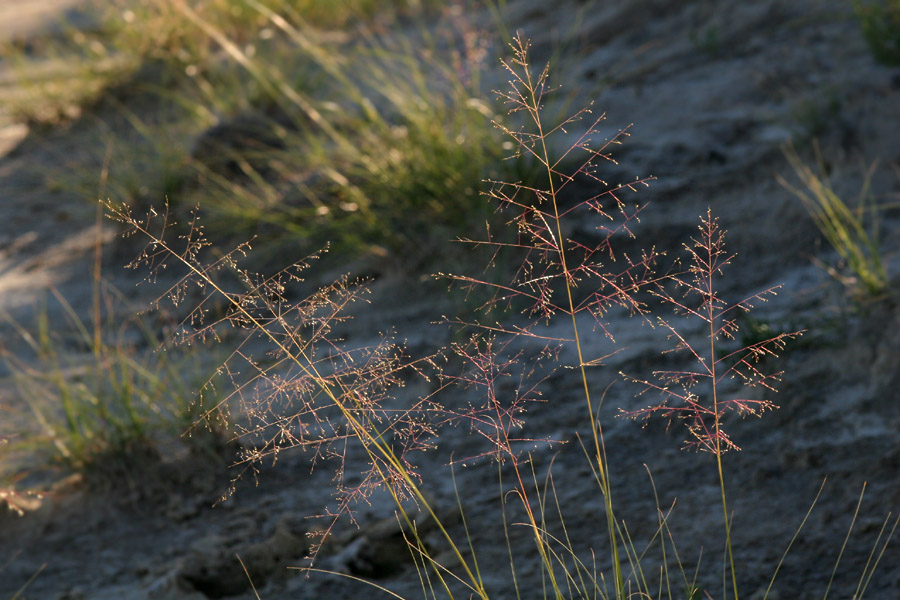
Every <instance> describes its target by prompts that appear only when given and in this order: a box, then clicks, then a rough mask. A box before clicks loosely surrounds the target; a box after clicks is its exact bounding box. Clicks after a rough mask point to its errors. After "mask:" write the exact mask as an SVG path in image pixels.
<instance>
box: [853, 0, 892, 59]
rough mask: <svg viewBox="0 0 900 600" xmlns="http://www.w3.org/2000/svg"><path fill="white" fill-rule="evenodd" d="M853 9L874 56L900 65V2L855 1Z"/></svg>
mask: <svg viewBox="0 0 900 600" xmlns="http://www.w3.org/2000/svg"><path fill="white" fill-rule="evenodd" d="M853 7H854V10H855V12H856V18H857V19H859V24H860V26H861V27H862V31H863V35H864V36H865V38H866V42H868V44H869V48H870V49H871V50H872V55H873V56H874V57H875V58H876V59H877V60H878V61H879V62H881V63H884V64H886V65H892V66H896V65H900V0H854V1H853Z"/></svg>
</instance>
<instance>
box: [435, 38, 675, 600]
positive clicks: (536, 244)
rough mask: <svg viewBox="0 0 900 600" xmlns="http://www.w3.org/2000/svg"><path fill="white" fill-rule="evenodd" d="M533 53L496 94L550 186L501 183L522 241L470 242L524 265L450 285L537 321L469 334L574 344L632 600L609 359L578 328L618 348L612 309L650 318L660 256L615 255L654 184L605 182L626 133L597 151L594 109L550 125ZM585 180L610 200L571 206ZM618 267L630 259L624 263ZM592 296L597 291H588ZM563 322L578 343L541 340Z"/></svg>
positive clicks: (510, 67) (521, 52)
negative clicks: (613, 466) (608, 449)
mask: <svg viewBox="0 0 900 600" xmlns="http://www.w3.org/2000/svg"><path fill="white" fill-rule="evenodd" d="M528 46H529V44H528V42H527V41H526V40H525V39H523V38H522V37H517V38H516V39H515V40H514V42H513V44H512V50H513V53H514V57H513V58H512V59H511V60H509V61H503V62H502V64H503V67H504V68H505V69H506V71H507V73H508V74H509V76H510V82H509V83H510V88H509V89H508V90H507V91H505V92H497V95H498V97H499V98H500V99H501V100H503V101H504V102H505V103H506V104H507V105H508V106H509V107H510V115H511V117H515V116H516V113H519V114H521V115H522V121H523V124H522V125H521V126H520V127H519V128H517V129H513V128H511V127H508V126H505V125H502V124H496V125H497V127H499V128H500V130H501V131H502V132H503V133H504V134H505V135H507V136H508V137H510V138H511V139H512V141H513V143H514V145H515V147H516V152H517V154H516V158H519V159H524V160H530V161H536V162H537V163H538V164H540V165H541V169H542V171H543V175H542V176H541V179H542V181H541V183H540V184H535V185H532V184H530V183H523V182H517V183H509V182H493V188H492V189H491V191H490V192H489V198H490V199H491V200H492V201H493V202H494V203H495V204H496V206H497V210H498V211H500V213H501V214H504V215H511V217H510V220H509V223H510V224H511V225H514V226H515V228H516V231H517V234H516V239H515V240H514V241H507V240H506V239H504V238H503V237H502V234H501V235H500V236H496V237H494V236H489V237H488V239H487V240H481V241H475V240H471V239H466V240H463V241H465V242H469V243H472V244H474V245H479V246H486V247H489V248H491V249H492V250H493V252H494V253H495V257H496V256H497V255H498V254H500V253H501V252H502V253H504V254H505V255H509V254H513V255H515V254H519V255H520V256H521V263H520V264H521V266H520V267H519V268H518V270H517V271H516V273H515V274H514V276H513V277H512V280H511V281H510V282H509V283H498V282H496V281H488V280H487V279H478V278H474V277H468V276H460V275H449V276H448V277H449V278H451V279H452V280H454V281H456V282H459V283H461V284H462V285H464V286H466V287H482V288H487V289H489V290H491V291H492V295H491V297H490V299H489V300H487V301H486V302H485V303H484V304H483V306H482V308H484V309H485V310H487V309H492V308H501V309H509V308H510V307H513V306H516V307H517V308H518V305H521V304H524V305H525V308H524V309H521V312H522V314H523V315H525V316H526V317H528V318H530V319H532V320H531V322H530V323H528V324H526V325H519V326H501V325H498V324H487V323H471V324H470V325H474V326H475V327H476V328H480V329H482V330H486V331H489V332H490V333H491V334H492V335H508V336H510V337H512V338H518V337H528V338H531V339H535V340H540V341H547V342H550V343H553V342H558V343H574V347H575V352H576V355H577V361H578V364H577V365H572V366H573V367H575V368H577V369H578V371H579V373H580V376H581V382H582V386H583V392H584V399H585V402H586V404H587V409H588V415H589V418H590V422H591V424H592V432H593V452H594V458H593V460H594V461H595V462H596V472H597V473H598V481H599V484H600V488H601V492H602V496H603V503H604V513H605V517H606V524H607V531H608V536H609V544H610V554H611V564H612V570H613V583H614V587H615V597H616V598H619V599H624V598H626V597H627V595H628V592H627V590H626V586H625V576H624V569H623V564H622V563H623V559H622V558H621V557H620V546H622V545H624V544H625V540H624V539H622V538H621V534H620V531H619V527H618V525H617V522H616V517H615V511H614V506H613V499H612V488H611V484H610V480H609V470H608V465H607V463H606V458H605V452H604V450H603V439H602V436H603V432H602V429H601V427H600V424H599V422H598V420H597V418H596V416H595V411H594V403H593V401H592V399H591V393H590V384H589V382H588V375H587V367H589V366H593V365H597V364H601V362H602V359H593V360H587V359H586V357H585V356H584V349H583V346H582V339H581V335H582V334H581V331H580V325H579V322H578V320H579V316H580V315H586V316H590V317H591V318H592V320H593V322H594V324H595V326H596V327H597V329H599V330H601V331H603V332H604V333H605V334H606V335H607V336H608V337H609V338H610V339H612V334H611V332H610V331H609V328H608V326H607V323H606V322H605V321H604V317H605V315H606V313H607V311H608V310H609V309H610V308H612V307H616V306H617V307H622V308H624V309H625V310H626V311H628V312H630V313H632V314H636V315H645V314H646V307H645V306H644V305H643V304H642V303H641V302H640V301H639V300H638V298H637V294H638V292H639V290H641V289H642V288H644V287H646V286H648V285H650V283H651V282H653V281H655V279H654V278H655V275H654V271H653V268H654V264H655V261H656V259H657V258H658V254H657V253H656V252H655V251H652V250H651V251H650V252H645V253H643V254H642V255H641V256H640V258H639V259H636V260H632V259H631V258H630V257H628V256H626V255H624V254H622V255H617V254H616V253H614V252H613V245H614V244H613V242H614V240H615V239H616V238H619V237H621V238H629V237H631V235H632V234H631V231H630V226H631V225H633V224H634V223H635V222H636V221H637V217H638V214H639V212H640V210H641V209H642V207H641V206H639V205H629V204H628V203H626V202H625V201H623V200H622V199H621V198H620V197H619V195H620V194H621V193H623V192H624V191H626V190H627V191H636V190H637V187H638V186H639V185H647V183H648V181H649V178H648V179H638V180H635V181H634V182H632V183H627V184H624V185H620V186H617V187H610V186H608V185H607V184H606V183H605V182H604V181H602V180H601V179H600V178H599V177H598V175H597V167H598V163H600V162H601V161H609V162H611V163H615V161H614V160H613V159H612V158H611V157H610V155H609V154H608V150H609V148H610V147H611V146H612V145H614V144H618V143H620V140H621V138H623V137H625V136H627V133H626V132H625V131H619V132H618V133H617V134H616V135H615V136H614V137H613V138H612V139H608V140H605V141H604V142H603V143H602V144H600V145H599V147H595V140H596V139H597V138H598V137H599V135H600V132H599V129H598V125H599V124H600V122H601V121H602V120H603V118H604V117H603V115H601V116H600V117H594V116H592V115H591V111H590V110H589V109H583V110H581V111H578V112H577V113H575V114H574V115H572V116H571V117H569V118H566V119H564V120H562V121H561V122H560V123H558V124H556V125H555V126H548V125H547V123H546V120H545V118H544V111H545V106H544V101H545V96H546V95H547V94H548V93H550V92H551V91H553V90H552V89H551V88H550V87H549V85H548V68H546V67H545V68H544V69H543V70H542V71H540V72H539V73H538V74H537V75H535V74H534V73H533V71H532V69H531V65H530V63H529V58H528ZM583 121H584V122H586V123H587V125H586V126H585V125H584V124H582V122H583ZM569 127H583V128H584V129H583V133H582V134H581V135H580V136H578V137H577V138H576V139H575V141H574V142H573V143H571V144H569V145H568V146H567V149H566V150H565V151H563V152H562V153H560V155H559V156H554V155H553V154H554V150H553V142H554V141H555V139H556V138H557V137H561V136H566V135H568V132H567V128H569ZM579 180H580V181H583V182H586V183H588V184H589V185H591V186H592V187H598V186H599V187H601V189H602V190H603V191H602V192H601V193H599V194H597V195H595V196H592V197H589V198H587V199H581V200H577V201H570V200H569V198H565V199H564V197H563V192H564V191H566V188H567V187H568V186H570V185H571V184H573V183H574V182H576V181H579ZM573 187H574V186H573ZM576 218H582V219H585V218H589V219H593V220H595V221H596V222H598V223H600V224H601V225H600V226H599V227H597V231H598V232H599V234H600V235H599V237H600V241H599V242H595V241H590V242H585V241H583V240H577V239H574V238H573V237H572V235H571V234H567V233H566V229H567V228H566V226H565V225H564V221H567V220H574V219H576ZM604 223H608V224H604ZM617 258H619V259H624V260H621V261H620V262H619V263H618V264H616V259H617ZM585 289H587V290H590V291H589V292H585V291H583V290H585ZM557 314H560V315H568V317H569V318H570V319H571V326H572V337H571V338H569V339H562V340H551V339H549V338H546V337H543V336H542V335H540V333H539V332H538V331H537V327H538V326H539V325H540V324H541V323H546V322H548V321H549V320H550V319H551V318H552V317H553V316H555V315H557ZM499 445H500V446H501V447H504V448H506V449H508V451H509V452H510V456H511V457H512V459H513V460H512V461H511V462H512V465H513V469H514V470H515V475H516V477H517V482H516V483H517V486H518V487H517V490H516V494H517V496H518V497H519V499H520V501H521V502H522V505H523V508H524V510H525V512H526V514H527V519H528V526H529V527H530V528H531V530H532V532H533V535H534V539H535V543H536V546H537V549H538V552H539V554H540V558H541V560H542V561H543V563H544V567H545V569H546V572H547V575H548V577H549V579H550V584H551V586H552V587H553V590H554V592H555V593H556V594H557V596H558V597H561V595H562V591H561V590H560V587H559V585H558V583H557V581H556V579H555V575H554V564H553V563H554V562H556V561H560V557H559V554H558V553H556V551H555V550H554V549H553V548H551V547H550V543H551V541H552V536H549V534H548V533H547V532H546V530H545V528H544V527H542V525H541V524H540V522H541V519H540V518H539V517H538V516H537V515H536V514H535V512H534V510H533V509H532V501H531V500H530V499H529V493H528V491H527V490H528V489H529V488H528V487H527V486H526V485H525V481H527V480H528V477H523V476H522V474H521V473H520V472H519V469H518V465H519V463H518V461H517V460H516V457H515V455H514V454H513V453H512V452H511V451H512V448H511V447H510V445H509V441H508V440H506V441H504V442H502V443H501V444H499ZM537 506H538V507H539V508H540V507H541V504H540V503H539V502H538V504H537Z"/></svg>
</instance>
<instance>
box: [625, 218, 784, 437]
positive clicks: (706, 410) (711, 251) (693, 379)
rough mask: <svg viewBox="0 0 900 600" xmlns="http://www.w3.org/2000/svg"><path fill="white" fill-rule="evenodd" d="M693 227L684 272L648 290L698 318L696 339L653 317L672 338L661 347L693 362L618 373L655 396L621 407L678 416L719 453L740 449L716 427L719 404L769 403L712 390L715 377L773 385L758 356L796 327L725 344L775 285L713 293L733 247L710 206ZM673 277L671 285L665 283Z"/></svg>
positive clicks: (773, 349) (751, 410)
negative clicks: (641, 375) (733, 297)
mask: <svg viewBox="0 0 900 600" xmlns="http://www.w3.org/2000/svg"><path fill="white" fill-rule="evenodd" d="M699 230H700V235H699V236H698V237H697V238H692V240H691V243H690V244H685V245H684V249H685V252H686V254H687V259H688V266H687V269H686V271H685V273H684V274H683V275H670V277H669V278H668V281H660V282H659V283H658V285H656V286H655V288H654V290H653V295H654V296H656V297H657V298H658V299H660V300H661V301H662V302H663V303H665V304H669V305H671V306H672V307H674V308H675V311H676V313H678V314H679V315H682V316H687V317H690V318H694V319H698V320H699V321H702V322H703V323H704V324H705V325H704V331H705V332H706V333H705V340H704V341H703V342H702V343H701V342H699V341H695V340H693V339H689V338H688V337H687V336H685V335H683V334H682V333H681V332H680V331H679V330H678V329H677V328H676V326H675V325H673V323H672V322H670V321H668V320H666V319H664V318H662V317H660V318H659V319H658V321H657V322H658V324H659V325H660V326H661V327H662V328H663V329H665V330H667V331H668V332H669V339H670V340H671V341H673V342H674V344H673V346H672V348H671V349H670V350H668V352H671V353H675V354H681V355H684V356H686V357H687V359H688V360H689V361H690V362H691V363H693V364H694V367H693V368H688V369H685V370H671V371H655V372H654V376H655V377H656V381H655V382H653V381H648V380H643V379H636V378H634V377H630V376H628V375H624V374H623V375H624V376H625V377H626V378H627V379H630V380H631V381H635V382H637V383H639V384H641V385H643V386H644V391H643V392H642V394H647V393H652V392H656V393H657V394H658V395H659V397H660V400H659V401H658V402H656V403H654V404H651V405H650V406H648V407H646V408H642V409H639V410H635V411H624V412H625V414H626V415H628V416H630V417H634V418H649V417H651V416H653V415H659V416H662V417H664V418H669V419H672V418H678V419H683V420H685V421H686V425H687V427H688V430H689V431H690V434H691V439H690V440H689V441H688V442H687V445H688V446H693V447H697V448H699V449H701V450H707V451H710V452H713V453H716V454H719V453H721V452H723V451H725V450H738V449H739V448H738V446H737V445H736V444H735V443H734V442H733V441H732V440H731V438H729V437H728V435H727V434H726V433H725V432H724V431H723V430H722V428H721V421H722V417H723V416H724V414H725V413H726V412H728V411H729V410H731V411H735V412H737V413H739V414H742V415H754V416H760V415H761V414H762V413H763V412H765V411H766V410H770V409H773V408H775V405H774V404H772V402H770V401H768V400H754V399H749V398H741V397H737V398H730V399H722V398H719V396H718V388H719V386H720V384H721V383H722V382H723V381H724V380H725V379H726V378H739V379H740V380H741V381H742V382H743V383H744V385H745V386H746V387H755V386H761V387H763V388H766V389H767V390H769V391H776V390H775V386H776V384H777V383H778V381H779V378H780V376H781V372H773V371H770V370H769V366H770V365H769V364H768V362H767V361H765V359H766V358H769V357H775V356H777V355H778V353H779V352H780V351H781V350H783V349H784V347H785V344H786V343H787V341H788V340H790V339H793V338H796V337H798V336H799V335H800V333H801V332H793V333H781V334H779V335H776V336H774V337H771V338H769V339H766V340H763V341H759V342H755V343H751V344H748V345H745V346H742V347H739V348H737V349H734V350H732V349H727V350H726V349H725V348H729V347H730V346H732V345H733V344H732V342H733V341H734V340H735V333H736V332H737V331H738V328H739V319H740V318H741V317H742V316H743V315H745V314H746V313H748V312H750V310H751V309H752V308H753V305H754V304H755V303H757V302H765V301H766V299H767V297H768V296H770V295H774V294H775V293H776V292H777V290H778V288H779V287H780V286H776V287H772V288H769V289H767V290H764V291H762V292H759V293H757V294H753V295H751V296H749V297H747V298H744V299H742V300H739V301H737V302H734V303H728V302H726V301H725V300H724V299H722V297H721V296H720V295H719V292H718V288H717V279H718V278H719V277H720V276H722V274H723V269H724V268H725V267H727V266H728V264H729V263H730V262H731V260H732V259H733V258H734V255H733V254H729V253H728V252H727V251H726V249H725V232H724V231H723V230H722V229H721V228H719V225H718V222H717V220H716V219H714V218H712V216H711V213H710V212H709V211H707V214H706V216H705V217H704V218H702V219H701V224H700V226H699ZM673 283H674V287H675V290H676V291H675V292H671V291H670V288H671V287H672V285H671V284H673ZM667 286H668V287H667ZM678 292H681V293H680V294H679V293H678Z"/></svg>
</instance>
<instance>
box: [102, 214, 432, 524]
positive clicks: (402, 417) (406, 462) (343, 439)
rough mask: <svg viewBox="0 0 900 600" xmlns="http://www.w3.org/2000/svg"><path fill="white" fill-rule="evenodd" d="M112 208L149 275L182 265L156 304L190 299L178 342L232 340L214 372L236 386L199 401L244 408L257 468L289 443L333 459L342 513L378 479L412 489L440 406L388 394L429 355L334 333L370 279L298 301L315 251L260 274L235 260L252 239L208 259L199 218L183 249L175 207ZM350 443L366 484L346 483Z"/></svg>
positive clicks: (245, 451)
mask: <svg viewBox="0 0 900 600" xmlns="http://www.w3.org/2000/svg"><path fill="white" fill-rule="evenodd" d="M106 207H107V209H108V210H109V211H110V214H111V215H112V217H113V218H115V219H117V220H119V221H121V222H122V223H123V224H125V225H126V226H127V227H128V228H129V232H130V233H131V234H135V233H137V234H140V235H142V236H145V237H146V238H147V239H148V240H149V242H148V245H147V247H146V248H145V249H144V251H143V252H142V253H141V254H140V255H139V257H138V259H136V261H135V262H134V263H133V266H145V267H149V268H150V270H151V271H150V273H151V275H150V277H151V278H153V279H157V278H158V275H159V272H160V270H161V269H165V268H167V267H169V266H172V267H173V268H172V269H170V270H169V271H170V272H171V274H172V275H173V276H174V273H175V272H176V269H175V267H180V269H178V270H177V272H185V274H184V275H183V276H181V277H177V276H174V277H175V283H174V284H172V285H171V286H170V287H169V288H168V291H167V292H166V294H165V296H164V297H163V298H160V299H159V300H157V304H159V303H160V302H161V301H162V300H163V299H164V298H168V299H169V300H171V301H172V302H173V303H175V304H176V306H177V305H179V304H181V302H183V301H184V300H186V299H188V300H190V302H191V308H190V309H189V310H188V311H187V314H186V316H184V318H183V320H182V321H181V323H180V327H179V328H178V330H177V332H176V334H175V335H174V340H173V341H175V342H176V343H187V344H191V343H200V342H202V341H204V340H206V339H208V338H209V339H212V340H214V341H223V340H226V339H227V340H228V342H229V345H230V346H231V347H232V348H233V351H232V352H231V353H230V354H229V355H228V356H227V358H226V359H225V360H224V361H223V362H222V364H221V365H220V367H219V369H218V373H219V374H220V375H223V376H224V377H225V378H226V379H227V380H228V381H229V383H230V384H231V386H232V390H233V391H231V392H230V393H228V394H226V395H224V397H223V396H222V395H218V397H217V394H216V393H213V392H218V390H212V389H210V390H209V391H210V393H209V394H207V395H208V396H211V397H215V398H217V400H216V402H215V403H213V404H212V405H211V406H204V407H203V418H207V417H209V416H210V415H211V414H214V413H215V412H216V411H218V410H220V409H225V408H228V407H238V408H239V409H240V410H239V414H240V415H241V417H240V419H239V420H238V422H236V423H234V424H233V427H234V429H235V430H236V432H237V436H238V438H240V447H241V455H240V459H239V464H242V465H245V466H246V467H247V468H251V469H252V468H255V467H256V465H257V464H258V463H259V462H260V461H261V460H263V459H265V458H270V459H272V460H275V459H276V458H277V456H278V454H279V452H281V451H283V450H286V449H291V448H302V449H304V450H306V451H308V452H310V454H311V457H312V461H313V464H314V465H315V464H316V463H317V462H319V461H322V460H327V461H329V464H331V465H332V466H333V467H334V468H335V481H336V484H337V488H338V497H339V504H340V506H341V508H342V509H346V510H349V509H350V507H351V506H352V504H353V502H354V501H355V500H358V499H360V498H363V497H365V496H367V495H368V494H370V493H371V492H372V491H373V490H374V489H375V488H377V487H379V486H382V485H389V486H391V487H392V489H393V490H394V493H397V494H399V495H403V494H404V489H405V488H406V487H407V485H408V484H409V483H410V481H411V480H410V477H414V476H415V474H416V470H415V467H414V465H413V464H412V463H411V462H410V456H409V455H410V453H411V452H412V451H415V450H421V449H425V448H428V447H429V444H430V442H429V440H430V439H431V438H432V436H433V435H434V426H433V424H432V423H431V418H430V415H432V414H435V411H434V409H433V406H432V402H433V399H431V398H426V399H422V400H420V401H418V402H416V403H414V404H413V405H412V406H409V407H405V408H403V409H402V410H398V409H397V407H396V406H394V404H396V403H394V402H392V401H393V397H392V394H393V392H394V391H395V390H396V389H398V388H400V387H403V386H404V385H405V383H406V382H407V381H408V380H409V379H410V378H411V377H414V376H415V375H416V374H417V373H421V374H423V375H424V370H426V369H429V370H430V369H431V366H432V365H434V362H433V358H432V357H426V358H423V359H418V360H412V359H409V358H408V357H407V356H406V355H405V353H404V351H403V349H402V347H400V346H399V345H398V344H396V343H394V342H393V341H391V340H390V339H387V338H386V339H383V340H382V341H381V342H379V343H377V344H375V345H373V346H365V347H356V348H352V349H348V348H346V345H345V344H344V343H343V342H342V340H341V339H340V338H339V337H336V334H335V332H334V327H335V326H336V325H337V324H338V323H340V322H341V321H343V320H345V319H346V318H347V317H346V316H345V314H346V310H347V308H348V307H349V306H350V305H351V304H352V303H354V302H359V301H364V299H365V295H366V294H367V290H366V287H365V285H364V282H362V281H354V280H350V279H349V278H346V277H342V278H339V279H337V280H336V281H334V282H332V283H331V284H329V285H326V286H323V287H321V288H319V289H316V290H315V291H313V292H312V293H311V294H309V295H307V296H305V297H302V298H301V299H299V300H297V299H293V297H294V296H295V295H296V294H297V292H298V289H299V284H300V283H301V282H302V281H303V277H302V276H303V271H304V270H305V269H306V268H307V267H308V265H309V262H310V260H312V259H313V258H316V256H313V257H311V258H310V259H307V260H305V261H301V262H298V263H295V264H293V265H291V266H289V267H287V268H285V269H283V270H282V271H280V272H278V273H276V274H274V275H271V276H260V275H257V274H255V273H251V272H249V271H247V270H245V269H243V268H241V267H240V264H239V262H238V258H240V257H241V256H242V255H243V253H244V252H245V251H246V250H248V249H249V246H248V245H244V246H240V247H238V248H237V249H236V250H235V251H233V252H231V253H227V254H225V255H224V256H223V257H220V258H213V259H212V260H211V261H210V262H204V261H205V259H206V256H205V255H204V250H205V249H206V248H207V247H208V246H209V243H208V242H207V241H206V239H205V237H204V236H203V231H202V228H201V227H200V224H199V221H198V220H197V218H196V215H195V216H194V219H193V220H192V222H191V223H190V226H189V227H188V228H187V233H184V234H181V235H180V236H179V237H178V240H179V242H180V243H181V248H179V249H175V248H173V247H172V246H170V245H169V244H168V243H167V242H166V241H165V240H164V239H163V237H162V236H163V235H164V234H166V233H167V232H168V231H170V230H171V229H172V225H173V224H172V223H171V221H170V220H169V214H168V211H166V212H164V213H163V214H157V213H155V212H152V213H151V215H150V217H148V218H147V219H142V220H137V219H135V218H134V217H133V216H132V215H131V213H130V212H129V210H128V208H127V207H123V206H118V205H113V204H111V203H107V205H106ZM168 263H172V265H169V264H168ZM354 439H355V440H359V441H361V442H362V443H363V447H364V449H365V450H366V452H368V454H369V459H370V460H369V462H368V466H367V467H364V472H363V473H362V477H361V482H360V483H358V484H356V485H354V486H353V487H352V488H347V487H344V486H343V481H344V480H345V477H344V468H345V465H344V461H343V458H344V456H345V454H346V452H347V448H346V444H347V443H348V442H350V441H352V440H354ZM388 439H389V441H388ZM356 480H357V481H360V479H356Z"/></svg>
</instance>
